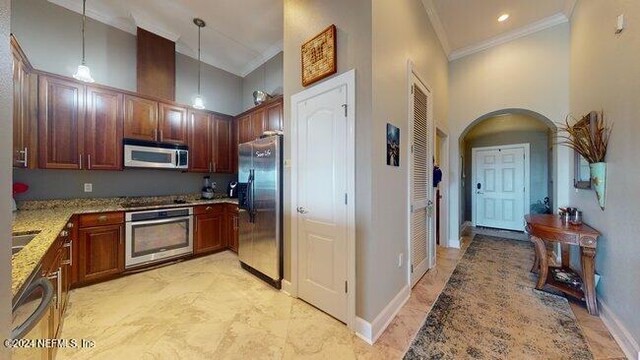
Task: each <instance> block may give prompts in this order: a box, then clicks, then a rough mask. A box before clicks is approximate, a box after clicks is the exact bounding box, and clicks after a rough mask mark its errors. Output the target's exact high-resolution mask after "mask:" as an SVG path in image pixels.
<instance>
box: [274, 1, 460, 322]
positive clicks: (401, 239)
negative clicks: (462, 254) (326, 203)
mask: <svg viewBox="0 0 640 360" xmlns="http://www.w3.org/2000/svg"><path fill="white" fill-rule="evenodd" d="M399 18H402V19H403V21H402V22H398V21H397V19H399ZM332 23H333V24H335V25H336V27H337V29H338V39H337V40H338V73H343V72H345V71H347V70H349V69H356V242H357V243H356V252H357V261H356V273H357V282H358V283H357V289H356V292H357V304H356V315H357V316H358V317H360V318H363V319H364V320H366V321H369V322H371V321H373V320H374V319H375V317H376V316H377V315H378V314H379V313H380V312H381V311H382V309H383V308H384V307H385V306H386V305H387V304H388V303H389V302H390V301H391V300H392V299H393V298H394V297H395V296H396V295H397V294H398V292H399V291H400V290H401V289H402V288H403V287H404V286H406V285H407V270H408V265H407V262H406V260H405V263H404V264H403V266H402V267H400V268H398V266H397V261H398V255H399V254H401V253H402V254H404V258H405V259H407V257H408V255H409V254H408V248H407V241H406V236H407V232H406V224H407V216H406V209H407V206H408V205H407V198H406V197H407V193H406V189H405V187H404V186H398V185H399V184H406V183H407V176H408V175H407V168H406V161H407V158H406V153H405V152H404V150H405V149H403V152H402V153H401V167H400V168H392V167H388V166H386V163H385V143H386V140H385V127H386V123H387V122H391V123H394V124H395V125H397V126H398V127H399V128H400V129H401V131H402V133H401V135H400V137H401V139H403V140H401V141H406V136H407V124H408V121H407V117H408V109H407V108H408V94H407V86H408V85H407V60H409V59H411V60H412V61H413V62H414V63H415V65H416V68H417V70H418V72H419V73H420V74H421V75H422V76H423V80H424V81H426V82H427V83H428V84H429V85H430V86H431V87H432V91H433V92H434V94H435V99H434V100H435V106H434V112H435V117H436V120H437V121H438V122H439V123H441V124H442V125H443V126H444V127H446V120H447V98H448V95H447V66H448V65H447V59H446V57H445V55H444V53H443V51H442V49H441V47H440V45H439V43H438V41H437V37H436V35H435V33H434V31H433V29H432V28H431V27H430V25H429V20H428V17H427V15H426V12H425V10H424V8H423V6H422V3H421V2H420V1H419V0H402V1H391V0H385V1H382V0H380V1H366V0H360V1H347V2H345V1H338V0H322V1H320V0H315V1H311V0H305V1H300V0H297V1H294V0H286V1H285V26H284V29H285V30H284V32H285V33H284V94H285V135H287V136H285V142H286V144H285V147H286V149H287V150H286V151H290V150H289V144H290V142H289V139H290V136H291V134H289V133H288V132H287V131H288V129H289V128H290V125H289V124H290V121H291V119H290V109H289V106H290V105H289V103H288V101H289V99H290V96H291V95H292V94H295V93H297V92H299V91H300V90H302V86H301V85H300V45H301V44H302V43H303V42H304V41H305V40H308V39H309V38H311V37H313V36H314V35H315V34H317V33H318V32H319V31H321V30H323V29H324V28H326V27H327V26H328V25H330V24H332ZM286 157H287V158H289V157H290V154H289V153H287V154H286ZM290 189H291V186H290V174H289V173H287V174H286V180H285V196H286V197H287V199H285V203H286V208H285V229H286V230H285V277H286V278H287V279H289V278H290V276H291V270H290V261H289V259H290V254H289V252H288V251H289V249H290V244H291V238H292V234H291V233H290V232H289V231H290V228H289V227H290V223H289V219H290V211H291V209H290V206H289V204H288V201H289V199H288V194H289V193H290V191H291V190H290ZM388 189H393V190H394V191H385V190H388Z"/></svg>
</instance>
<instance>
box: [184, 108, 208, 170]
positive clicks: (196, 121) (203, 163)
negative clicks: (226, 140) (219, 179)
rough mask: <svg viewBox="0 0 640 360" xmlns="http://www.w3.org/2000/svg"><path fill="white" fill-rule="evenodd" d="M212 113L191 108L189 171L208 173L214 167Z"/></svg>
mask: <svg viewBox="0 0 640 360" xmlns="http://www.w3.org/2000/svg"><path fill="white" fill-rule="evenodd" d="M211 117H212V116H211V114H210V113H208V112H205V111H196V110H189V171H191V172H204V173H208V172H211V171H212V168H213V158H212V144H211V139H212V131H213V126H212V125H211Z"/></svg>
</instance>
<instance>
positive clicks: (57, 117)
mask: <svg viewBox="0 0 640 360" xmlns="http://www.w3.org/2000/svg"><path fill="white" fill-rule="evenodd" d="M84 99H85V86H84V85H81V84H78V83H76V82H73V81H68V80H64V79H61V78H57V77H50V76H39V100H38V107H39V111H38V133H39V141H38V148H39V153H40V156H39V159H40V161H39V162H40V167H41V168H45V169H82V156H83V154H82V151H83V148H82V144H83V135H84V134H83V129H82V125H83V120H84V113H85V104H84Z"/></svg>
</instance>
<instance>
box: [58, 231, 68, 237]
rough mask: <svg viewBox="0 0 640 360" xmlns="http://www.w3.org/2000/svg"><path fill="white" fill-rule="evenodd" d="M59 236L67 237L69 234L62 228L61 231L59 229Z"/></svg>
mask: <svg viewBox="0 0 640 360" xmlns="http://www.w3.org/2000/svg"><path fill="white" fill-rule="evenodd" d="M60 236H62V237H67V236H69V232H68V231H67V230H62V231H60Z"/></svg>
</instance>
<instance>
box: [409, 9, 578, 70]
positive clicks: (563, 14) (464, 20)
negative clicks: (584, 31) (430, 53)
mask: <svg viewBox="0 0 640 360" xmlns="http://www.w3.org/2000/svg"><path fill="white" fill-rule="evenodd" d="M576 1H577V0H422V3H423V4H424V7H425V10H426V11H427V14H428V15H429V19H430V20H431V23H432V25H433V27H434V30H435V31H436V33H437V34H438V38H439V39H440V42H441V43H442V46H443V48H444V50H445V52H446V53H447V56H448V57H449V59H451V60H454V59H457V58H460V57H463V56H466V55H469V54H472V53H474V52H477V51H481V50H484V49H487V48H489V47H491V46H495V45H499V44H502V43H505V42H507V41H510V40H513V39H516V38H518V37H521V36H525V35H528V34H531V33H534V32H536V31H540V30H544V29H546V28H549V27H551V26H555V25H558V24H561V23H563V22H567V21H568V20H569V18H570V17H571V13H572V12H573V8H574V6H575V3H576ZM504 13H507V14H509V18H508V19H507V20H506V21H504V22H498V16H500V15H501V14H504Z"/></svg>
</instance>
